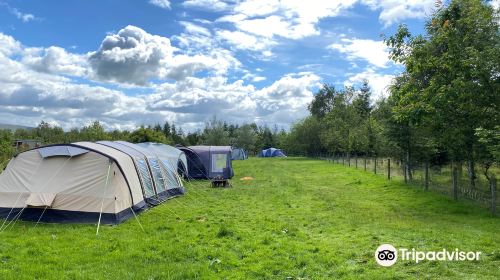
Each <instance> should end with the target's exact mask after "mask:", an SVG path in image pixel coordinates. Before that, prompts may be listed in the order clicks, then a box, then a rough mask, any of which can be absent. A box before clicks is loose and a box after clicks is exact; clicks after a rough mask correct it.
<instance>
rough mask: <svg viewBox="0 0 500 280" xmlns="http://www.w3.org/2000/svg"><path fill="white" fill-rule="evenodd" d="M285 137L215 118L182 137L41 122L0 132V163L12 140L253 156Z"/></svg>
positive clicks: (175, 130)
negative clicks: (227, 150) (213, 148)
mask: <svg viewBox="0 0 500 280" xmlns="http://www.w3.org/2000/svg"><path fill="white" fill-rule="evenodd" d="M286 135H287V133H286V132H285V130H283V129H278V127H277V126H274V127H273V128H272V129H271V128H269V127H268V126H267V125H257V124H255V123H249V124H242V125H238V124H229V123H227V122H226V121H222V120H219V119H217V118H216V116H214V117H213V118H212V119H211V120H209V121H208V122H207V123H206V124H205V127H204V128H203V129H200V130H196V131H194V132H188V133H185V132H184V130H183V129H182V128H181V127H178V126H176V125H175V124H174V123H169V122H168V121H166V122H165V123H163V124H159V123H158V124H155V125H147V126H146V125H143V126H140V127H139V128H137V129H135V130H133V131H128V130H112V131H107V130H106V129H105V128H104V126H103V125H102V124H101V123H100V122H99V121H94V122H93V123H91V124H89V125H86V126H83V127H82V128H72V129H70V130H69V131H64V130H63V128H62V127H60V126H57V125H51V124H49V123H47V122H45V121H42V122H41V123H40V124H39V125H38V126H37V127H35V128H33V129H16V130H14V131H11V130H5V129H4V130H0V160H1V161H5V160H7V159H9V158H10V157H11V156H13V155H14V154H15V153H16V152H18V151H16V149H15V147H14V146H13V143H14V141H15V140H37V141H40V142H42V143H43V145H49V144H56V143H72V142H78V141H101V140H109V141H116V140H124V141H129V142H132V143H140V142H158V143H164V144H168V145H177V144H180V145H184V146H189V145H218V146H233V147H240V148H243V149H245V150H246V151H248V152H249V153H251V154H254V155H256V154H257V153H258V152H259V151H260V150H261V149H266V148H269V147H275V146H283V144H282V143H283V139H284V138H285V136H286Z"/></svg>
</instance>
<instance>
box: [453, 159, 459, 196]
mask: <svg viewBox="0 0 500 280" xmlns="http://www.w3.org/2000/svg"><path fill="white" fill-rule="evenodd" d="M453 199H455V200H458V170H457V167H456V166H453Z"/></svg>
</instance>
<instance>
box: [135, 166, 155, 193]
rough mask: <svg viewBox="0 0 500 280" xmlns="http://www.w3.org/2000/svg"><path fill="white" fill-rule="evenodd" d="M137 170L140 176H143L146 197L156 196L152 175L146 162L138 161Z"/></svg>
mask: <svg viewBox="0 0 500 280" xmlns="http://www.w3.org/2000/svg"><path fill="white" fill-rule="evenodd" d="M136 164H137V169H138V170H139V174H140V176H141V180H142V183H143V185H144V194H145V195H146V197H152V196H154V195H155V190H154V187H153V182H152V181H151V175H150V173H149V170H148V166H147V164H146V161H145V160H142V159H140V160H137V161H136Z"/></svg>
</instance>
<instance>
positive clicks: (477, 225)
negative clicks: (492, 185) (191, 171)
mask: <svg viewBox="0 0 500 280" xmlns="http://www.w3.org/2000/svg"><path fill="white" fill-rule="evenodd" d="M233 165H234V167H235V173H236V177H235V178H234V179H233V185H234V187H233V188H227V189H212V188H210V187H209V184H208V183H207V182H200V181H198V182H191V183H189V184H187V185H186V187H187V189H188V194H187V195H185V196H184V197H180V198H177V199H173V200H171V201H169V202H167V203H164V204H163V205H160V206H158V207H156V208H154V209H152V210H149V211H147V212H145V213H142V214H141V215H139V216H138V218H139V220H140V222H141V223H142V226H143V227H144V231H142V230H141V228H140V226H139V224H138V223H137V221H135V220H134V219H131V220H129V221H127V222H125V223H123V224H121V225H119V226H113V227H111V226H104V227H102V228H101V231H100V234H99V236H96V235H95V230H96V228H95V225H61V224H39V225H38V226H37V227H35V224H34V223H28V222H21V221H19V222H17V223H16V224H15V225H14V227H12V228H8V229H7V230H6V231H4V232H2V233H0V279H196V278H198V279H338V278H346V279H400V278H403V277H404V278H414V279H427V278H429V279H430V278H432V279H438V278H443V279H445V278H449V279H499V278H500V234H499V232H500V218H492V217H491V216H490V214H489V213H488V210H487V209H483V208H480V207H477V206H476V205H474V204H473V203H470V204H469V203H467V202H454V201H452V200H451V199H449V198H448V197H445V196H442V195H439V194H435V193H430V192H427V193H426V192H424V191H421V190H418V189H415V188H412V187H408V186H405V185H403V184H401V183H397V182H388V181H387V180H386V179H385V178H383V177H382V176H377V175H373V174H372V173H370V172H363V171H360V170H355V169H352V168H348V167H344V166H341V165H333V164H331V163H327V162H325V161H319V160H309V159H300V158H286V159H254V158H252V159H250V160H247V161H237V162H234V163H233ZM244 176H250V177H253V178H254V180H248V181H242V180H240V178H241V177H244ZM383 243H390V244H392V245H394V246H395V247H406V248H416V249H418V250H422V251H428V250H442V249H443V248H446V249H448V250H454V249H455V248H459V249H460V250H464V251H482V259H481V260H480V261H475V262H467V261H462V262H460V261H455V262H437V261H436V262H431V261H424V262H421V263H418V264H416V263H412V262H398V263H396V264H395V265H394V266H392V267H389V268H384V267H381V266H378V265H377V264H376V262H375V260H374V252H375V249H376V248H377V247H378V246H379V245H380V244H383Z"/></svg>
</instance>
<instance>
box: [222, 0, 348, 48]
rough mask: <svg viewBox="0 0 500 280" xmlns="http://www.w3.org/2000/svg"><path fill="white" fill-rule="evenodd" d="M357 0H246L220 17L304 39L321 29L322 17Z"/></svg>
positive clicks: (262, 33) (252, 30) (257, 31)
mask: <svg viewBox="0 0 500 280" xmlns="http://www.w3.org/2000/svg"><path fill="white" fill-rule="evenodd" d="M355 2H356V0H346V1H324V0H310V1H301V0H281V1H279V0H246V1H242V2H239V3H238V4H237V5H236V6H235V8H234V13H233V14H231V15H227V16H224V17H221V18H219V19H218V21H222V22H224V21H226V22H232V23H233V24H234V25H235V27H236V28H237V29H239V30H241V31H245V32H248V33H252V34H255V35H259V36H264V37H268V38H272V37H274V36H279V37H284V38H289V39H301V38H304V37H307V36H311V35H318V34H319V33H320V31H319V29H318V28H317V26H316V25H317V23H318V22H319V20H320V19H322V18H326V17H332V16H336V15H338V14H339V13H340V12H341V11H343V10H345V9H347V8H349V7H351V6H352V5H353V4H354V3H355Z"/></svg>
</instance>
